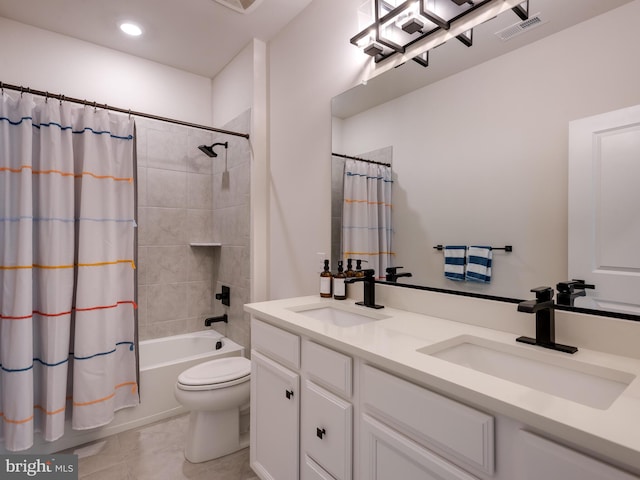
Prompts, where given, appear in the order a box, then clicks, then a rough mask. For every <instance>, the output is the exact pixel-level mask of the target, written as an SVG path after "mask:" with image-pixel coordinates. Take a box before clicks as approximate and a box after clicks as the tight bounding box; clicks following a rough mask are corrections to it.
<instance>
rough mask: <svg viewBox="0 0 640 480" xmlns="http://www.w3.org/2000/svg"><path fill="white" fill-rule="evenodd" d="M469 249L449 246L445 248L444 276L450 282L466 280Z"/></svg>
mask: <svg viewBox="0 0 640 480" xmlns="http://www.w3.org/2000/svg"><path fill="white" fill-rule="evenodd" d="M466 256H467V247H465V246H455V245H453V246H452V245H448V246H446V247H444V276H445V277H446V278H448V279H449V280H455V281H458V282H460V281H462V280H464V264H465V258H466Z"/></svg>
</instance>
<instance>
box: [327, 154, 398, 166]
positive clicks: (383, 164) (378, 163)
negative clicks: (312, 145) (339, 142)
mask: <svg viewBox="0 0 640 480" xmlns="http://www.w3.org/2000/svg"><path fill="white" fill-rule="evenodd" d="M331 155H332V156H333V157H340V158H348V159H349V160H357V161H359V162H367V163H373V164H375V165H382V166H385V167H390V166H391V164H390V163H383V162H376V161H375V160H367V159H366V158H360V157H352V156H351V155H343V154H342V153H332V154H331Z"/></svg>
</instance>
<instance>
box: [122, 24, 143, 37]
mask: <svg viewBox="0 0 640 480" xmlns="http://www.w3.org/2000/svg"><path fill="white" fill-rule="evenodd" d="M120 30H122V31H123V32H124V33H126V34H127V35H131V36H132V37H139V36H140V35H142V29H141V28H140V27H139V26H138V25H136V24H135V23H131V22H124V23H121V24H120Z"/></svg>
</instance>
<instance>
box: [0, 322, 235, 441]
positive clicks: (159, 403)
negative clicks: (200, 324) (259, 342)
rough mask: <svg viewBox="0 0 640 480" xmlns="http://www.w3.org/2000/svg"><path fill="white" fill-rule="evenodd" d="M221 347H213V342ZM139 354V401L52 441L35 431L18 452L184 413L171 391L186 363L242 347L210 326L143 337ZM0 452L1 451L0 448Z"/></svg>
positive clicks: (95, 437) (103, 434)
mask: <svg viewBox="0 0 640 480" xmlns="http://www.w3.org/2000/svg"><path fill="white" fill-rule="evenodd" d="M218 342H221V344H222V345H221V348H219V349H217V350H216V344H217V343H218ZM139 354H140V404H139V405H138V406H137V407H133V408H124V409H122V410H119V411H117V412H116V413H115V418H114V419H113V421H112V422H111V423H110V424H108V425H105V426H104V427H99V428H95V429H92V430H82V431H78V430H71V426H70V422H69V421H68V422H67V429H66V431H65V434H64V436H63V437H62V438H61V439H59V440H57V441H56V442H44V441H42V439H41V438H40V436H39V435H38V434H36V438H35V442H34V446H33V447H31V448H30V449H29V450H26V451H24V452H21V453H38V454H48V453H54V452H59V451H61V450H66V449H69V448H73V447H75V446H77V445H81V444H83V443H87V442H91V441H94V440H98V439H101V438H104V437H107V436H109V435H114V434H116V433H120V432H123V431H125V430H130V429H132V428H137V427H140V426H142V425H147V424H149V423H153V422H156V421H158V420H163V419H165V418H169V417H173V416H175V415H179V414H181V413H186V412H187V411H188V410H186V409H185V408H184V407H183V406H182V405H180V404H179V403H178V401H177V400H176V399H175V397H174V395H173V388H174V386H175V383H176V381H177V379H178V375H180V373H182V372H183V371H184V370H186V369H187V368H189V367H192V366H193V365H197V364H198V363H202V362H206V361H208V360H213V359H214V358H223V357H233V356H243V355H244V347H242V346H240V345H238V344H237V343H235V342H233V341H231V340H229V339H228V338H225V337H223V336H222V335H220V334H219V333H217V332H215V331H213V330H206V331H202V332H194V333H187V334H183V335H175V336H173V337H164V338H157V339H153V340H143V341H141V342H140V345H139ZM0 453H7V452H4V449H3V448H0Z"/></svg>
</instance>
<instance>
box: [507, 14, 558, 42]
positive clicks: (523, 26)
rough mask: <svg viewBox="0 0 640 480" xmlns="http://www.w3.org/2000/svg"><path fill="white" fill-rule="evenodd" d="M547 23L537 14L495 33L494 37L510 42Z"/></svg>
mask: <svg viewBox="0 0 640 480" xmlns="http://www.w3.org/2000/svg"><path fill="white" fill-rule="evenodd" d="M544 23H547V20H544V19H543V18H542V17H541V16H540V14H539V13H536V14H535V15H531V16H530V17H529V18H528V19H527V20H524V21H522V22H518V23H516V24H514V25H511V26H510V27H507V28H503V29H502V30H500V31H499V32H496V36H497V37H498V38H499V39H500V40H505V41H506V40H511V39H512V38H513V37H515V36H517V35H520V34H521V33H524V32H526V31H528V30H531V29H532V28H535V27H539V26H540V25H542V24H544Z"/></svg>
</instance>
